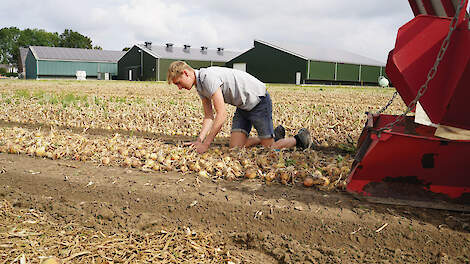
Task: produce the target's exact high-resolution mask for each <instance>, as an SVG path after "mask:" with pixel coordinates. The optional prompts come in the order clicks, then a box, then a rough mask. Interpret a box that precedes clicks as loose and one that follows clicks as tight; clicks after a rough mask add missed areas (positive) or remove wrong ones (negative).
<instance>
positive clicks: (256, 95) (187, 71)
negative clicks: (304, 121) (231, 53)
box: [167, 61, 311, 153]
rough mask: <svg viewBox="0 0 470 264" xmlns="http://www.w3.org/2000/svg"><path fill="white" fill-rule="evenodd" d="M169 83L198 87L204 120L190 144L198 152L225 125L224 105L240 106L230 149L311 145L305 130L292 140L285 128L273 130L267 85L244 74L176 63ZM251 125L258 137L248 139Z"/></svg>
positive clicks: (181, 86) (209, 142) (300, 131)
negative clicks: (287, 136) (198, 132)
mask: <svg viewBox="0 0 470 264" xmlns="http://www.w3.org/2000/svg"><path fill="white" fill-rule="evenodd" d="M167 80H168V83H169V84H171V83H173V84H175V85H176V86H178V88H179V89H180V90H181V89H186V90H191V88H192V87H193V86H196V91H197V93H198V94H199V97H200V98H201V101H202V106H203V108H204V119H203V121H202V129H201V132H200V134H199V136H198V138H197V140H196V141H193V142H189V143H187V145H192V146H194V147H195V148H196V150H197V152H198V153H203V152H205V151H207V149H208V148H209V146H210V144H211V143H212V141H213V140H214V138H215V136H216V135H217V134H218V133H219V131H220V129H221V128H222V125H223V124H224V123H225V120H226V119H227V111H226V109H225V103H227V104H231V105H234V106H236V107H237V110H236V111H235V115H234V116H233V119H232V131H231V136H230V147H231V148H233V147H244V146H245V147H248V146H253V145H258V144H261V145H263V146H264V147H271V148H274V149H280V148H289V147H293V146H297V147H298V148H301V149H305V148H308V147H309V146H310V144H311V139H310V133H309V131H308V130H307V129H305V128H302V129H300V130H299V132H298V134H297V135H295V136H294V137H289V138H284V136H285V131H284V128H283V127H282V126H278V127H276V129H274V128H273V119H272V102H271V98H270V97H269V93H268V92H267V91H266V85H265V84H264V83H262V82H261V81H259V80H258V79H256V78H255V77H253V76H251V75H250V74H248V73H246V72H244V71H239V70H235V69H230V68H224V67H209V68H201V69H200V70H195V69H193V68H191V66H189V65H188V64H186V63H185V62H184V61H175V62H173V63H172V64H171V65H170V67H169V68H168V75H167ZM212 105H213V106H214V108H215V112H216V115H215V118H214V111H213V108H212ZM252 126H254V127H255V129H256V131H257V132H258V137H249V134H250V131H251V127H252Z"/></svg>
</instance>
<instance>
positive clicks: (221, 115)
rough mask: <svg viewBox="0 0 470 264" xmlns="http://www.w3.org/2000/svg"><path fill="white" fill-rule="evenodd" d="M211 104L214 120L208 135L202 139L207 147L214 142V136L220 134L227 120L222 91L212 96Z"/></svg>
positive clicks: (218, 90) (219, 90)
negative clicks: (213, 110) (213, 109)
mask: <svg viewBox="0 0 470 264" xmlns="http://www.w3.org/2000/svg"><path fill="white" fill-rule="evenodd" d="M211 99H212V104H213V105H214V108H215V112H216V115H215V119H214V121H213V123H212V127H211V129H210V132H209V134H207V136H206V137H205V139H204V144H205V145H207V146H209V145H210V144H211V143H212V141H214V138H215V136H216V135H217V134H218V133H219V132H220V130H221V129H222V126H223V124H224V123H225V120H227V110H226V109H225V102H224V96H223V95H222V90H221V89H220V88H219V89H217V91H216V92H215V93H214V94H213V95H212V98H211Z"/></svg>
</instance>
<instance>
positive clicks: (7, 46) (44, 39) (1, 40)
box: [0, 27, 102, 64]
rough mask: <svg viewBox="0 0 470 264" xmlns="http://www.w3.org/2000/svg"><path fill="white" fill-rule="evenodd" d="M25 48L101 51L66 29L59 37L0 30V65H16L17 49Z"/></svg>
mask: <svg viewBox="0 0 470 264" xmlns="http://www.w3.org/2000/svg"><path fill="white" fill-rule="evenodd" d="M27 46H47V47H67V48H84V49H91V48H93V49H102V48H101V47H100V46H94V47H93V46H92V45H91V39H90V38H89V37H87V36H84V35H82V34H80V33H78V32H75V31H73V30H71V29H66V30H64V32H63V33H62V34H60V35H59V33H57V32H54V33H51V32H47V31H45V30H43V29H35V28H34V29H29V28H27V29H25V30H20V29H18V28H17V27H9V28H7V27H5V28H2V29H0V64H17V62H18V58H19V56H20V49H19V47H27Z"/></svg>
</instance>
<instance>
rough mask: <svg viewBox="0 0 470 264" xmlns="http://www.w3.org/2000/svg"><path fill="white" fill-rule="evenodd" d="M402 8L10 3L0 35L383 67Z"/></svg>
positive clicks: (176, 1) (270, 2) (309, 2)
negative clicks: (272, 52)
mask: <svg viewBox="0 0 470 264" xmlns="http://www.w3.org/2000/svg"><path fill="white" fill-rule="evenodd" d="M412 17H413V14H412V11H411V8H410V7H409V5H408V1H406V0H393V1H386V0H341V1H340V0H328V1H326V0H289V1H286V0H283V1H281V0H251V1H248V0H229V1H226V0H198V1H188V0H185V1H180V0H173V1H166V0H98V1H96V0H80V1H70V0H15V1H3V3H2V4H1V6H0V27H10V26H16V27H18V28H20V29H26V28H38V29H44V30H46V31H48V32H59V34H60V33H62V32H63V31H64V29H66V28H67V29H72V30H74V31H78V32H80V33H81V34H83V35H86V36H88V37H90V38H91V40H92V41H93V45H98V46H101V47H102V48H103V49H106V50H122V48H124V47H131V46H132V45H134V44H137V43H143V42H144V41H152V42H153V44H157V45H163V44H165V43H168V42H171V43H174V44H175V45H176V46H182V45H183V44H190V45H191V46H192V47H200V46H208V47H210V48H216V47H224V48H225V49H232V50H246V49H249V48H251V47H252V46H253V40H254V39H260V40H264V41H268V42H269V41H275V42H291V43H293V44H307V45H309V44H315V45H323V46H324V45H327V46H331V47H334V48H338V49H344V50H347V51H350V52H354V53H357V54H360V55H363V56H367V57H369V58H372V59H375V60H379V61H382V62H386V59H387V54H388V52H389V51H390V50H391V49H392V48H393V46H394V43H395V37H396V33H397V30H398V28H399V27H400V26H401V25H403V24H405V23H406V22H407V21H408V20H410V19H411V18H412Z"/></svg>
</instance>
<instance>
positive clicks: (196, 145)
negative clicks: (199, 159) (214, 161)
mask: <svg viewBox="0 0 470 264" xmlns="http://www.w3.org/2000/svg"><path fill="white" fill-rule="evenodd" d="M193 147H194V148H195V149H196V151H197V153H199V154H201V153H204V152H206V151H207V150H208V149H209V145H207V144H204V143H201V142H197V141H196V142H194V144H193Z"/></svg>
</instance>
